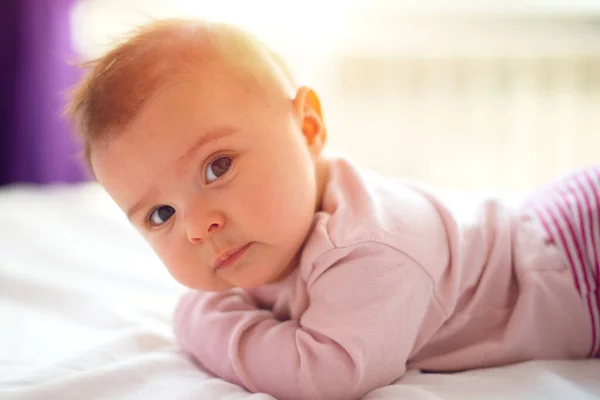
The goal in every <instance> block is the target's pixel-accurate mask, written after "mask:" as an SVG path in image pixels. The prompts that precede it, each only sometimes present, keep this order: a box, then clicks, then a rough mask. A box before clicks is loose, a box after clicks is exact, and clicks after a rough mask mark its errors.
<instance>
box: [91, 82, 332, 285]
mask: <svg viewBox="0 0 600 400" xmlns="http://www.w3.org/2000/svg"><path fill="white" fill-rule="evenodd" d="M296 100H297V99H296ZM296 100H293V99H289V101H285V100H283V99H282V100H281V101H269V100H267V99H266V98H265V96H263V95H262V94H260V93H256V91H255V92H253V91H252V90H248V89H247V87H246V86H244V85H240V84H239V83H236V82H235V81H233V80H232V79H231V78H228V77H227V76H225V75H224V74H217V73H215V74H211V75H210V76H207V77H202V78H198V79H195V82H187V83H186V84H179V85H171V86H169V87H167V88H165V89H164V90H162V91H161V92H159V93H157V94H156V95H155V96H153V97H152V99H151V100H149V102H148V103H147V104H146V105H145V107H144V109H143V110H142V112H141V113H140V115H139V116H138V118H137V119H136V120H135V121H134V123H132V124H131V125H130V126H129V127H128V128H127V129H126V130H125V131H123V132H121V133H120V134H119V135H118V136H117V137H116V138H114V139H111V140H110V141H109V142H108V143H107V144H103V145H98V146H96V147H94V148H92V156H91V162H92V165H93V167H94V170H95V173H96V176H97V178H98V181H99V182H100V183H101V184H102V185H103V186H104V187H105V189H106V190H107V191H108V193H109V194H110V195H111V196H112V198H113V199H114V200H115V201H116V203H117V204H118V205H119V206H120V207H121V208H122V209H123V210H124V211H125V212H126V213H127V215H128V217H129V219H130V220H131V222H132V223H133V224H134V225H135V227H136V228H137V229H138V230H139V231H140V233H141V234H142V235H143V236H144V238H145V239H147V241H148V242H149V243H150V245H151V246H152V247H153V248H154V250H155V251H156V253H157V254H158V255H159V257H160V258H161V259H162V261H163V262H164V263H165V265H166V267H167V268H168V269H169V272H170V273H171V274H172V275H173V277H174V278H175V279H177V280H178V281H179V282H180V283H182V284H184V285H186V286H188V287H191V288H195V289H199V290H211V291H220V290H225V289H228V288H231V287H255V286H258V285H260V284H263V283H267V282H273V281H276V280H278V279H280V278H281V277H283V276H284V275H285V274H286V273H287V272H289V271H290V270H291V269H292V268H294V267H295V265H296V262H297V259H296V258H297V256H298V253H299V250H300V249H301V247H302V245H303V242H304V240H305V238H306V236H307V235H308V233H309V231H310V228H311V225H312V220H313V215H314V212H315V209H316V208H317V207H318V205H317V204H316V203H317V202H318V200H317V199H316V197H317V195H316V190H317V189H316V182H315V168H316V163H317V161H318V155H319V154H318V153H320V150H318V151H314V149H311V147H310V145H308V144H307V140H306V138H305V136H304V135H303V133H302V130H301V128H300V126H301V123H300V122H299V119H298V118H297V115H296V116H294V114H293V113H292V109H293V104H294V101H296Z"/></svg>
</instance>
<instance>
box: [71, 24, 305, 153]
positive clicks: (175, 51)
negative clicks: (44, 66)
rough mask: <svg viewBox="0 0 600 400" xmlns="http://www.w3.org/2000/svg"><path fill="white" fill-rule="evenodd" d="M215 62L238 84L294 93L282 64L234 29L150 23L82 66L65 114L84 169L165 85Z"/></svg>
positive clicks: (202, 25)
mask: <svg viewBox="0 0 600 400" xmlns="http://www.w3.org/2000/svg"><path fill="white" fill-rule="evenodd" d="M214 62H218V63H219V64H220V65H222V66H225V67H230V70H231V71H232V72H233V73H234V74H238V75H239V76H240V77H241V78H245V79H253V80H256V81H257V82H259V83H260V82H264V79H267V80H269V82H270V83H276V84H277V85H278V86H279V87H280V88H281V89H282V90H284V91H286V92H288V93H290V95H292V94H293V93H292V92H293V91H295V89H296V84H295V82H294V79H293V76H292V74H291V72H290V70H289V69H288V67H287V66H286V65H285V63H284V61H283V60H282V59H281V58H280V57H279V56H278V55H277V54H276V53H274V52H273V51H272V50H270V49H269V48H268V47H267V46H266V45H265V44H264V43H262V42H260V41H259V40H258V39H256V38H255V37H253V36H252V35H250V34H249V33H248V32H246V31H244V30H242V29H240V28H238V27H235V26H232V25H228V24H223V23H210V22H208V21H204V20H184V19H166V20H160V21H155V22H152V23H150V24H147V25H144V26H141V27H140V28H138V29H136V30H135V31H133V32H132V34H131V35H130V37H129V38H128V39H127V40H125V41H123V42H121V43H120V44H119V45H117V46H116V47H114V48H113V49H112V50H110V51H109V52H108V53H106V54H105V55H103V56H102V57H100V58H98V59H96V60H92V61H88V62H85V63H84V64H83V65H82V66H83V68H85V69H88V74H87V75H86V76H85V77H84V78H83V79H82V80H81V81H80V82H79V83H78V84H77V85H76V86H75V87H74V89H73V91H72V92H71V95H70V101H69V103H68V105H67V107H66V109H65V114H66V116H67V117H68V118H69V119H70V120H72V121H73V122H74V123H75V124H76V131H77V132H78V134H79V136H80V138H81V139H82V141H83V151H84V157H85V159H86V160H87V162H88V164H89V162H90V152H91V146H92V144H94V143H98V142H102V141H106V140H108V139H110V138H112V137H114V136H115V135H118V133H119V132H120V131H122V130H123V129H124V128H125V127H126V126H127V125H128V124H129V123H131V122H132V121H133V119H134V118H135V116H136V115H137V114H138V113H139V112H140V110H141V108H142V106H143V105H144V102H145V101H146V100H147V99H149V98H150V97H151V96H152V95H153V94H154V93H155V92H156V91H157V90H159V89H160V88H161V87H162V86H163V85H165V84H167V83H169V82H172V81H173V80H175V79H182V78H184V79H185V77H186V76H190V75H193V74H199V73H200V74H201V73H202V67H203V66H207V65H211V64H210V63H214Z"/></svg>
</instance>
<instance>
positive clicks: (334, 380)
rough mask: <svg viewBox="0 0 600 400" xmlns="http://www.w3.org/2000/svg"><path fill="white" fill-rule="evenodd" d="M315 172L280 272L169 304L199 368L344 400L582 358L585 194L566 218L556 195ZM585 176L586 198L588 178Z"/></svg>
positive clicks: (591, 336)
mask: <svg viewBox="0 0 600 400" xmlns="http://www.w3.org/2000/svg"><path fill="white" fill-rule="evenodd" d="M330 164H331V177H330V182H329V184H328V186H327V188H326V191H325V195H324V198H323V203H322V208H323V210H322V211H321V212H319V213H317V214H316V215H315V217H314V226H313V229H312V232H311V234H310V236H309V237H308V240H307V243H306V246H305V248H304V249H303V252H302V257H301V260H300V265H299V266H298V268H297V269H296V270H295V271H294V272H293V273H292V274H290V275H289V276H288V277H286V278H285V280H283V281H281V282H278V283H276V284H269V285H264V286H262V287H258V288H256V289H252V290H242V289H232V290H229V291H226V292H222V293H212V292H204V293H202V292H197V291H190V292H189V293H187V294H186V295H184V297H183V298H182V300H181V303H180V305H179V306H178V308H177V310H176V313H175V333H176V336H177V339H178V341H179V343H180V345H181V346H182V348H183V349H184V350H185V351H187V352H189V353H190V354H191V355H192V356H193V357H194V359H195V360H196V361H197V362H198V363H199V364H200V365H201V366H202V367H204V368H205V369H207V370H209V371H211V372H213V373H214V374H215V375H217V376H219V377H222V378H224V379H227V380H229V381H231V382H234V383H236V384H239V385H241V386H244V387H245V388H247V389H248V390H250V391H253V392H266V393H269V394H271V395H273V396H275V397H276V398H278V399H282V400H284V399H352V398H359V397H361V396H362V395H364V394H366V393H367V392H369V391H371V390H373V389H376V388H378V387H382V386H385V385H388V384H390V383H392V382H393V381H395V380H397V379H398V378H400V377H401V376H402V375H403V374H404V373H405V371H406V369H407V368H419V369H423V370H429V371H458V370H464V369H471V368H478V367H488V366H498V365H503V364H509V363H516V362H521V361H525V360H531V359H550V358H562V359H571V358H584V357H588V356H594V355H597V354H598V352H599V347H600V340H599V339H600V338H599V337H598V335H599V332H600V329H599V326H598V323H599V321H600V318H598V307H599V301H598V299H599V288H598V273H597V271H598V270H597V262H596V261H594V260H591V259H588V258H589V257H588V256H587V255H592V256H594V257H596V256H597V255H596V254H595V250H596V248H599V249H600V247H598V246H597V245H596V244H595V243H600V238H595V236H594V235H596V236H598V233H599V232H600V229H599V227H598V222H599V221H598V220H596V221H595V225H594V224H592V223H590V224H587V223H583V225H581V224H580V225H577V226H574V228H572V229H570V225H571V224H570V222H569V221H579V220H581V221H583V222H585V221H586V219H585V217H586V216H587V217H589V216H590V215H591V214H590V213H592V214H593V215H595V217H596V219H598V212H597V210H598V209H599V208H600V207H599V206H598V204H599V203H598V202H595V203H594V204H591V203H590V202H591V201H594V198H593V196H592V194H591V192H590V191H589V190H588V189H589V188H587V189H586V190H588V191H586V192H585V193H589V194H590V196H589V198H588V196H584V197H582V196H580V199H581V201H583V199H584V198H585V199H587V200H589V201H588V202H587V203H585V204H587V205H588V206H590V207H588V208H585V207H583V208H580V209H578V210H579V212H571V209H572V207H571V206H572V204H581V201H579V202H577V201H575V202H573V203H572V204H571V203H569V201H571V200H572V199H575V198H576V196H575V197H573V196H570V195H569V193H568V192H565V190H562V189H561V190H547V191H544V192H541V196H542V197H539V198H542V199H544V202H538V201H534V202H532V203H530V204H528V205H527V206H525V207H523V208H520V209H514V208H509V207H506V206H505V205H503V204H502V203H501V202H499V201H497V200H495V199H493V198H490V199H481V198H480V197H478V198H477V199H473V198H471V199H469V198H468V197H465V198H462V199H458V201H457V200H456V199H454V201H451V200H449V199H446V197H445V196H442V195H440V194H436V193H435V192H434V191H432V190H430V189H425V188H423V187H420V186H417V185H415V184H412V183H407V182H401V181H395V180H390V179H384V178H381V177H378V176H375V175H370V174H368V173H366V172H364V171H361V170H359V169H358V168H356V167H355V166H354V165H353V164H351V163H350V162H348V161H346V160H344V159H332V160H331V161H330ZM596 172H597V171H594V173H596ZM586 176H588V175H586ZM589 176H592V178H593V179H595V181H590V182H588V183H589V184H590V185H592V186H593V188H594V193H598V191H599V188H600V184H598V182H600V176H598V175H594V174H592V173H590V174H589ZM588 178H589V177H588ZM592 186H590V187H592ZM559 187H561V186H560V184H556V185H554V186H553V187H552V188H554V189H556V188H559ZM565 193H566V194H565ZM596 197H597V196H596ZM596 200H597V198H596ZM455 205H456V206H455ZM570 207H571V208H570ZM549 210H553V211H556V212H555V213H552V212H549ZM586 210H587V211H586ZM585 212H587V214H586V213H585ZM554 214H556V215H557V216H558V217H559V218H558V219H557V218H555V219H554V220H553V219H552V216H553V215H554ZM560 215H562V216H563V217H564V218H563V219H561V218H560ZM580 216H581V218H579V217H580ZM582 226H584V227H585V229H584V228H581V227H582ZM579 228H581V229H582V230H581V233H582V234H584V233H586V232H587V234H586V235H583V236H582V237H579V236H581V235H579V236H578V234H577V232H578V231H577V229H579ZM588 228H589V229H595V231H594V232H595V233H593V234H592V233H590V231H589V229H588ZM586 229H587V230H586ZM563 231H566V234H564V235H562V236H561V233H562V232H563ZM573 233H574V234H575V235H571V234H573ZM569 235H571V236H569ZM577 238H579V239H577ZM595 239H598V240H599V241H598V242H594V241H593V240H595ZM577 240H579V242H581V240H583V241H584V242H585V241H587V242H586V243H587V245H586V244H585V243H583V244H581V245H579V244H577V243H579V242H577ZM563 242H564V245H563ZM576 242H577V243H576ZM573 243H575V244H574V245H573ZM586 246H587V247H586ZM590 246H591V247H590ZM565 249H567V250H569V249H572V250H573V251H574V252H575V254H576V256H575V257H577V259H576V260H573V259H572V258H569V257H568V256H569V255H570V254H571V253H570V252H569V251H567V252H566V253H568V254H566V253H565ZM577 250H579V252H578V251H577ZM584 253H585V254H584ZM578 260H580V261H581V262H580V261H578ZM590 260H591V261H590ZM584 264H585V269H584V267H583V265H584ZM574 274H575V276H576V277H579V278H580V279H579V280H575V279H574Z"/></svg>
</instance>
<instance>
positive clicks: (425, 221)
mask: <svg viewBox="0 0 600 400" xmlns="http://www.w3.org/2000/svg"><path fill="white" fill-rule="evenodd" d="M439 211H440V210H438V206H437V205H436V202H435V199H434V198H431V197H428V196H427V195H426V194H424V193H423V192H422V191H421V190H419V189H418V188H416V187H414V186H413V185H411V184H410V183H408V182H406V181H402V180H395V179H390V178H385V177H381V176H378V175H375V174H372V173H369V172H366V171H363V170H360V169H358V168H356V167H355V166H353V165H352V164H350V163H348V162H347V161H344V160H342V161H339V160H338V161H337V162H335V163H333V167H332V173H331V178H330V184H329V186H328V188H327V190H326V193H325V196H324V202H323V211H321V212H320V213H318V214H317V218H316V220H317V222H316V223H315V228H314V229H315V232H314V233H315V234H316V237H318V238H319V239H320V241H321V242H323V244H322V246H321V247H322V250H326V249H329V250H332V249H349V248H354V247H361V248H365V247H369V248H373V249H384V248H389V249H390V250H389V251H396V252H398V253H403V254H405V255H407V256H408V257H411V258H413V259H415V260H416V261H417V262H419V263H422V262H424V263H425V262H428V261H429V260H428V258H427V257H423V254H426V253H427V252H431V251H435V249H436V248H440V249H442V248H443V247H444V246H445V245H446V243H447V241H446V239H445V229H444V222H443V220H442V217H441V214H440V212H439ZM308 244H310V242H308Z"/></svg>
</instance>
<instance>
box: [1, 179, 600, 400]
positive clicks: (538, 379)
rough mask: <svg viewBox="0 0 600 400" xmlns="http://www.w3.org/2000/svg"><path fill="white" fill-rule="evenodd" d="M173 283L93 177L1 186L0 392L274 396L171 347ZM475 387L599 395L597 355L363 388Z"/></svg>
mask: <svg viewBox="0 0 600 400" xmlns="http://www.w3.org/2000/svg"><path fill="white" fill-rule="evenodd" d="M182 290H183V288H182V287H181V286H179V285H178V284H176V283H175V282H174V281H173V280H172V279H171V278H170V277H169V276H168V274H167V272H166V271H165V270H164V269H163V268H162V266H161V264H160V262H159V260H158V259H157V258H156V257H155V256H154V254H153V253H152V252H151V251H150V248H149V247H148V246H147V245H146V244H145V243H144V242H143V241H142V240H141V239H140V238H139V237H138V236H137V233H136V232H135V231H134V230H133V228H131V227H129V226H128V223H127V221H126V219H125V217H124V216H123V215H122V214H121V212H120V211H119V210H118V209H117V208H116V206H115V205H114V204H113V203H112V202H111V200H110V199H109V198H108V196H107V195H106V194H105V193H104V192H103V190H102V189H101V188H100V187H99V186H97V185H96V184H94V183H84V184H78V185H71V186H67V185H50V186H45V187H39V186H38V187H34V186H12V187H8V188H5V189H3V190H0V324H1V325H0V399H4V400H7V399H10V400H17V399H19V400H33V399H61V400H62V399H247V398H248V399H250V398H251V399H255V400H266V399H272V397H271V396H268V395H265V394H250V393H248V392H246V391H245V390H244V389H242V388H240V387H238V386H235V385H232V384H230V383H227V382H225V381H223V380H221V379H217V378H215V377H213V376H211V375H209V374H208V373H206V372H204V371H202V370H200V369H198V368H197V367H196V366H195V364H194V363H193V362H192V361H191V360H190V359H189V358H188V357H186V356H185V355H184V354H182V352H181V351H180V350H179V349H178V348H177V346H176V344H175V342H174V338H173V335H172V333H171V324H170V319H171V311H172V308H173V306H174V304H175V302H176V300H177V298H178V296H179V294H180V293H181V292H182ZM482 398H485V399H527V400H531V399H567V398H568V399H573V400H574V399H595V398H600V360H585V361H536V362H528V363H523V364H519V365H513V366H508V367H503V368H493V369H486V370H475V371H469V372H464V373H456V374H423V373H419V372H418V371H411V372H409V373H408V374H407V375H406V376H405V377H403V378H402V379H400V380H399V381H398V382H396V383H395V384H393V385H390V386H388V387H385V388H381V389H379V390H376V391H374V392H372V393H370V394H369V395H367V396H366V397H365V399H419V400H421V399H423V400H434V399H436V400H437V399H482Z"/></svg>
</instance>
